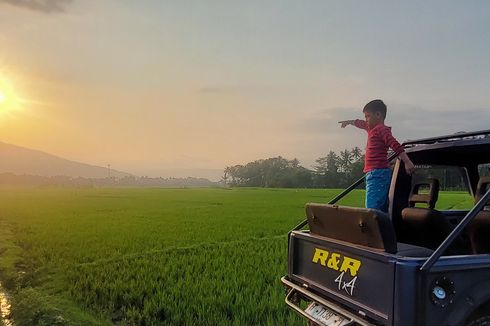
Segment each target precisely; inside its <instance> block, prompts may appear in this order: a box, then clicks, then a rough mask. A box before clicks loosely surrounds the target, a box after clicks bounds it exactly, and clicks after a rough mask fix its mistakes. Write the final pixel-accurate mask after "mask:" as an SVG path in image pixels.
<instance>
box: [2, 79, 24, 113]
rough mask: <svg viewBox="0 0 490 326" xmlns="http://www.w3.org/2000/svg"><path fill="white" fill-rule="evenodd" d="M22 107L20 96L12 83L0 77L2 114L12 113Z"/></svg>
mask: <svg viewBox="0 0 490 326" xmlns="http://www.w3.org/2000/svg"><path fill="white" fill-rule="evenodd" d="M19 108H20V98H19V97H18V96H17V93H16V92H15V89H14V87H13V85H12V83H11V82H10V81H9V80H8V79H6V78H2V77H0V115H4V114H8V115H11V114H13V113H14V111H17V110H18V109H19Z"/></svg>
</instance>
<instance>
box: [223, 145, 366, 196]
mask: <svg viewBox="0 0 490 326" xmlns="http://www.w3.org/2000/svg"><path fill="white" fill-rule="evenodd" d="M363 167H364V154H363V152H362V150H361V149H360V148H359V147H354V148H352V149H350V150H349V149H344V150H343V151H341V152H339V153H338V154H337V153H335V152H334V151H330V152H329V153H328V154H327V155H326V156H324V157H320V158H318V159H316V160H315V165H314V166H313V168H312V169H307V168H305V167H303V166H301V165H300V162H299V161H298V160H297V159H296V158H295V159H292V160H288V159H285V158H283V157H281V156H278V157H272V158H267V159H260V160H256V161H253V162H249V163H247V164H245V165H233V166H228V167H226V168H225V169H224V174H223V179H222V182H223V183H225V184H227V185H229V186H233V187H265V188H314V187H316V188H343V187H347V186H348V185H350V184H352V183H353V182H354V181H356V180H357V179H359V178H360V177H362V175H363V172H362V169H363Z"/></svg>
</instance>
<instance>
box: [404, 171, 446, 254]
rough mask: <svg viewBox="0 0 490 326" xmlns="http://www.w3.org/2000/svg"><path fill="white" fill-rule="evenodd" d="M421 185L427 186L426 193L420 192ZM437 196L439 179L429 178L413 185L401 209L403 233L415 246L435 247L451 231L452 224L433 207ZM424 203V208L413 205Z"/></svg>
mask: <svg viewBox="0 0 490 326" xmlns="http://www.w3.org/2000/svg"><path fill="white" fill-rule="evenodd" d="M422 187H428V188H429V191H428V193H420V190H421V188H422ZM438 196H439V181H438V180H437V179H429V180H427V182H423V183H417V184H415V185H414V186H413V188H412V191H411V194H410V197H409V200H408V205H409V207H407V208H404V209H403V210H402V221H403V228H404V234H405V236H406V237H407V239H410V241H407V242H410V243H412V244H414V245H417V246H422V247H427V248H431V249H435V248H437V247H438V246H439V245H440V244H441V243H442V241H443V240H444V239H445V238H446V237H447V236H448V235H449V233H451V231H452V229H453V228H452V226H451V224H450V223H449V221H447V220H446V217H445V216H444V214H442V213H441V212H439V211H438V210H436V209H434V207H435V204H436V202H437V199H438ZM419 203H423V204H426V205H427V207H426V208H419V207H415V205H416V204H419Z"/></svg>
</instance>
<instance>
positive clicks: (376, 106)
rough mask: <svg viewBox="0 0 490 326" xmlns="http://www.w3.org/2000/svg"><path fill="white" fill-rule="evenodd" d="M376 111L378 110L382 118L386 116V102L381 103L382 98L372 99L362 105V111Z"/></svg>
mask: <svg viewBox="0 0 490 326" xmlns="http://www.w3.org/2000/svg"><path fill="white" fill-rule="evenodd" d="M366 111H367V112H369V113H376V112H379V113H381V115H382V116H383V119H385V118H386V104H384V103H383V101H382V100H372V101H371V102H369V103H368V104H366V105H365V106H364V109H362V112H366Z"/></svg>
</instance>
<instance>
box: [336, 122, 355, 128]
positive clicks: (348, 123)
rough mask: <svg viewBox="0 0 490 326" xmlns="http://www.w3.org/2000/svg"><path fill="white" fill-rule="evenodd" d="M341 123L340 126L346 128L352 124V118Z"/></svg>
mask: <svg viewBox="0 0 490 326" xmlns="http://www.w3.org/2000/svg"><path fill="white" fill-rule="evenodd" d="M339 123H340V128H345V127H346V126H348V125H350V124H352V120H344V121H339Z"/></svg>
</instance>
